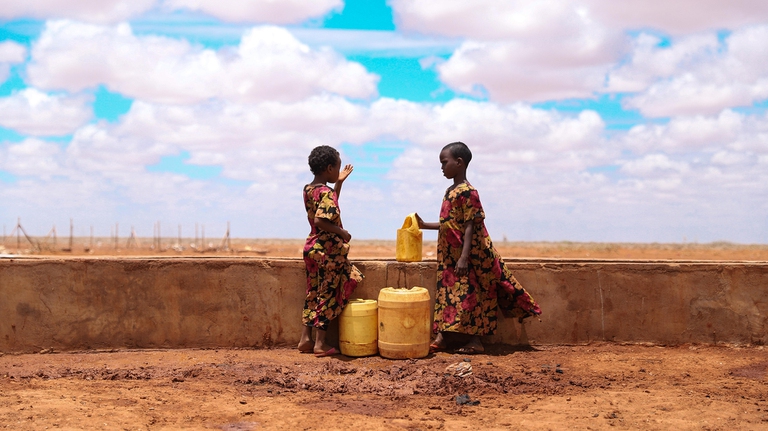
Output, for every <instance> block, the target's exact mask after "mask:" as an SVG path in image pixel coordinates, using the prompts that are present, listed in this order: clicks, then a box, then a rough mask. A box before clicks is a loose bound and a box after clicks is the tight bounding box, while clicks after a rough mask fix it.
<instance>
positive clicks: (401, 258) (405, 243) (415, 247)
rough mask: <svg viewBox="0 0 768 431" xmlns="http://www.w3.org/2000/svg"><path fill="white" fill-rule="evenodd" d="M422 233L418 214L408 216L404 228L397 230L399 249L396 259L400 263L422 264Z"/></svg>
mask: <svg viewBox="0 0 768 431" xmlns="http://www.w3.org/2000/svg"><path fill="white" fill-rule="evenodd" d="M421 242H422V233H421V229H419V222H418V221H417V220H416V214H415V213H411V214H408V217H406V218H405V221H404V222H403V227H402V228H401V229H398V230H397V249H396V254H395V258H396V259H397V261H398V262H421Z"/></svg>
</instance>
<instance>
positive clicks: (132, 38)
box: [28, 21, 378, 103]
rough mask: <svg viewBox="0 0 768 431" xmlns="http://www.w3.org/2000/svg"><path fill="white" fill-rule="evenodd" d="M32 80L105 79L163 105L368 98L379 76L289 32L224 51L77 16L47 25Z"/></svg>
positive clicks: (62, 84) (263, 32)
mask: <svg viewBox="0 0 768 431" xmlns="http://www.w3.org/2000/svg"><path fill="white" fill-rule="evenodd" d="M28 73H29V77H30V80H31V82H32V83H33V84H34V85H36V86H37V87H39V88H43V89H64V90H68V91H80V90H82V89H85V88H92V87H95V86H97V85H99V84H105V85H106V86H107V87H109V88H110V89H112V90H113V91H117V92H120V93H122V94H124V95H126V96H128V97H132V98H138V99H142V100H148V101H156V102H163V103H196V102H200V101H205V100H208V99H211V98H224V99H231V100H238V101H246V102H247V101H258V100H300V99H302V98H305V97H309V96H311V95H313V94H321V93H333V94H340V95H343V96H347V97H355V98H367V97H371V96H374V95H375V94H376V83H377V80H378V77H376V76H375V75H372V74H369V73H367V71H366V70H365V68H364V67H362V66H361V65H360V64H358V63H353V62H349V61H347V60H346V59H344V57H342V56H341V55H339V54H337V53H335V52H333V51H331V50H330V49H317V50H313V49H310V48H309V47H308V46H306V45H304V44H302V43H301V42H299V41H298V40H297V39H296V38H295V37H293V36H292V35H291V34H290V33H289V32H288V31H287V30H285V29H283V28H279V27H271V26H266V27H255V28H252V29H250V30H248V31H246V33H245V34H244V35H243V37H242V40H241V42H240V45H238V46H237V47H235V48H223V49H221V50H219V51H214V50H211V49H204V48H201V47H197V46H194V45H192V44H190V43H189V42H187V41H185V40H177V39H171V38H167V37H160V36H137V35H135V34H134V33H133V32H132V30H131V27H130V26H129V25H128V24H120V25H118V26H115V27H108V26H96V25H87V24H81V23H76V22H71V21H53V22H48V23H47V24H46V28H45V30H44V31H43V33H42V34H41V36H40V38H39V39H38V40H37V41H36V42H35V43H34V45H33V47H32V60H31V62H30V64H29V66H28Z"/></svg>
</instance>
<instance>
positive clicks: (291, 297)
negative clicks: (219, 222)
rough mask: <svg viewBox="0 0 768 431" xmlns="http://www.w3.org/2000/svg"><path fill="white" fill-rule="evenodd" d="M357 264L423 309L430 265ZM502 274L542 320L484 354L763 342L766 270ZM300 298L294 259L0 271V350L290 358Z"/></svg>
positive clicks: (369, 279)
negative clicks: (420, 294) (556, 347)
mask: <svg viewBox="0 0 768 431" xmlns="http://www.w3.org/2000/svg"><path fill="white" fill-rule="evenodd" d="M355 264H356V265H358V267H359V268H360V269H361V270H362V271H363V273H364V274H365V275H366V279H365V281H364V283H363V284H362V285H361V286H360V287H359V288H358V290H357V292H356V293H357V296H358V297H361V298H369V299H376V298H377V296H378V291H379V289H381V288H383V287H387V286H394V287H411V286H422V287H426V288H427V289H428V290H430V294H431V296H432V297H434V282H435V281H434V280H435V275H434V271H435V263H434V262H420V263H400V262H394V261H374V260H366V261H357V262H355ZM508 265H509V266H510V268H511V269H512V270H513V272H514V273H515V275H516V277H517V278H518V280H520V282H521V283H522V284H523V285H524V286H525V287H526V289H528V290H529V291H530V292H531V294H532V295H533V296H534V298H536V300H537V301H538V302H539V304H540V305H541V308H542V310H543V312H544V314H543V315H542V316H541V318H533V319H528V320H527V321H526V322H525V323H523V324H522V325H521V324H519V323H518V322H517V321H516V320H513V319H502V321H501V322H500V326H499V331H498V333H497V334H496V335H494V336H492V337H489V339H488V341H489V342H496V343H508V344H525V343H531V344H580V343H588V342H591V341H615V342H630V343H637V342H648V343H658V344H681V343H720V342H725V343H744V344H747V343H751V344H764V343H765V342H766V341H768V336H766V329H767V328H768V263H746V262H745V263H738V262H737V263H734V262H727V263H725V262H667V261H662V262H658V261H657V262H644V261H623V262H622V261H567V260H555V259H547V260H509V261H508ZM304 289H305V279H304V266H303V262H302V261H301V260H299V259H259V258H174V259H167V258H166V259H157V258H154V259H153V258H131V259H120V258H110V259H103V258H102V259H92V258H72V259H45V258H24V259H15V258H14V259H0V351H2V352H31V351H39V350H42V349H48V348H53V349H55V350H81V349H111V348H182V347H202V348H206V347H207V348H216V347H268V346H272V345H291V344H293V343H296V342H297V341H298V336H299V333H300V331H301V322H300V312H301V307H302V304H303V298H304ZM334 329H335V328H333V327H332V328H331V332H330V335H331V338H333V337H334Z"/></svg>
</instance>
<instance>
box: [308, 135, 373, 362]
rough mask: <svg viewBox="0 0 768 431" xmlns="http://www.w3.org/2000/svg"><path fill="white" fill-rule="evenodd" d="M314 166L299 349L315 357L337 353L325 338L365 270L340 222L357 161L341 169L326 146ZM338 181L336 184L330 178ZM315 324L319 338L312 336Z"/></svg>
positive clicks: (312, 160)
mask: <svg viewBox="0 0 768 431" xmlns="http://www.w3.org/2000/svg"><path fill="white" fill-rule="evenodd" d="M309 167H310V170H311V171H312V173H313V174H315V178H314V180H313V181H312V183H310V184H307V185H306V186H304V207H305V209H306V211H307V219H308V220H309V226H310V228H311V231H310V233H309V236H308V237H307V241H306V243H305V244H304V263H305V264H306V273H307V296H306V298H305V300H304V310H303V312H302V323H303V324H304V328H303V330H302V333H301V339H300V340H299V346H298V347H299V351H301V352H303V353H310V352H314V354H315V356H317V357H321V356H332V355H336V354H338V353H339V351H338V349H336V348H335V347H331V346H329V345H328V344H326V342H325V334H326V330H327V329H328V324H329V323H330V322H331V321H332V320H333V319H335V318H336V317H338V316H339V315H340V314H341V312H342V310H343V309H344V306H346V304H347V302H348V301H349V298H350V296H351V295H352V292H353V291H354V290H355V288H356V287H357V285H358V283H360V282H361V281H362V280H363V274H362V273H361V272H360V271H359V270H358V269H357V268H356V267H355V266H354V265H352V264H351V263H350V262H349V260H348V259H347V254H348V253H349V240H350V239H351V238H352V236H351V235H350V234H349V232H347V231H346V230H345V229H344V228H343V226H342V224H341V210H340V209H339V201H338V199H339V194H340V193H341V185H342V183H343V182H344V180H345V179H346V178H347V176H349V174H350V173H352V169H353V167H352V165H346V166H344V169H343V170H341V158H340V157H339V152H338V151H336V150H335V149H333V148H331V147H329V146H327V145H322V146H319V147H317V148H315V149H313V150H312V152H311V153H310V154H309ZM329 182H330V183H335V184H334V188H333V189H331V188H330V187H328V185H327V184H326V183H329ZM312 328H315V332H316V334H315V341H314V342H313V341H312Z"/></svg>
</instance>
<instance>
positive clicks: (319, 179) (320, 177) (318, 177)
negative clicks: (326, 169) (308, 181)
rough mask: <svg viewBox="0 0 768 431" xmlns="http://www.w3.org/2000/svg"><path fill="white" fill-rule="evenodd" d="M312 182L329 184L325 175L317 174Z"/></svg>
mask: <svg viewBox="0 0 768 431" xmlns="http://www.w3.org/2000/svg"><path fill="white" fill-rule="evenodd" d="M312 184H325V185H328V180H327V179H326V178H325V175H315V179H314V180H312Z"/></svg>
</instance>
